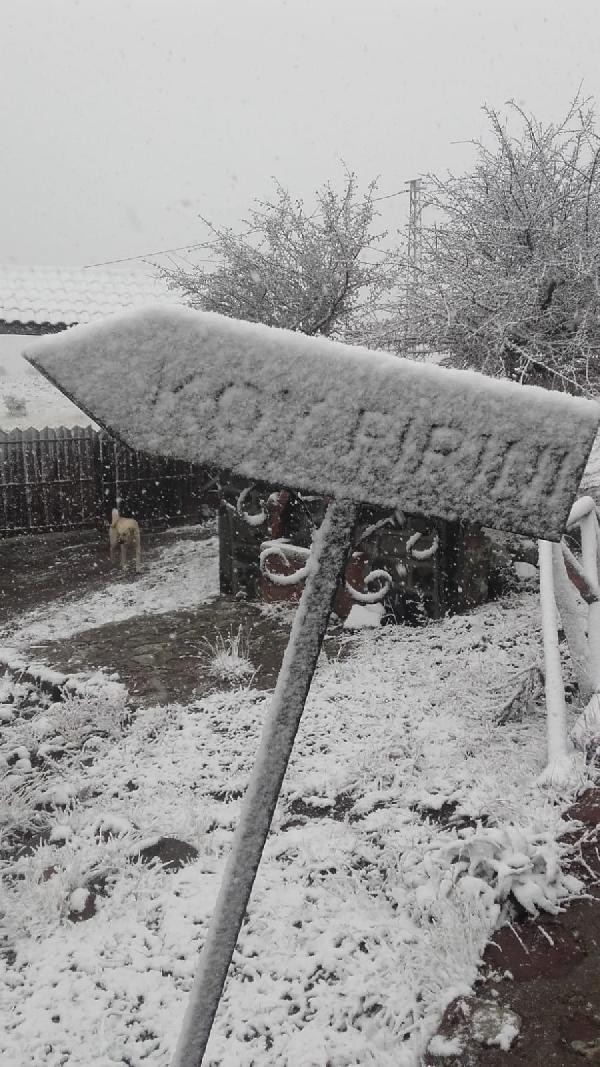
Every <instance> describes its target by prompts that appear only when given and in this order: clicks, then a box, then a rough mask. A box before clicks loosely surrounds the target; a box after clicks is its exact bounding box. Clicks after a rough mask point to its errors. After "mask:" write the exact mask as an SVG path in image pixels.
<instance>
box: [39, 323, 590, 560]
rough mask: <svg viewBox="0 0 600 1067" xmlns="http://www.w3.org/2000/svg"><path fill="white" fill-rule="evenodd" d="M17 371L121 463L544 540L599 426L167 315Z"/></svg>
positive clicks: (455, 374) (328, 347)
mask: <svg viewBox="0 0 600 1067" xmlns="http://www.w3.org/2000/svg"><path fill="white" fill-rule="evenodd" d="M25 356H26V358H27V359H28V360H29V361H30V362H31V363H33V364H34V366H36V367H37V368H38V369H39V370H40V371H42V373H43V374H45V375H46V377H47V378H49V379H50V381H52V382H53V383H54V384H55V385H57V386H58V388H59V389H61V390H62V391H63V392H64V393H65V394H66V395H67V396H68V397H69V398H70V399H71V400H73V401H74V402H75V403H76V404H77V405H78V407H81V408H82V409H83V410H84V411H86V412H87V413H88V414H89V415H90V417H91V418H92V419H94V421H96V422H98V423H100V424H102V425H104V426H105V427H106V428H107V429H108V430H109V431H110V432H111V433H114V434H116V435H117V436H118V437H120V438H121V439H122V440H123V441H125V443H126V444H128V445H130V446H132V447H134V448H137V449H140V450H143V451H147V452H150V453H154V454H159V455H168V456H173V457H177V458H180V459H186V460H190V461H192V462H202V463H205V464H212V465H215V466H217V467H219V468H221V469H222V470H230V471H233V472H235V473H237V474H239V475H242V476H244V477H248V478H251V479H260V480H262V481H265V482H270V483H273V484H277V485H281V486H286V485H287V486H290V487H293V488H296V489H306V490H311V491H313V492H316V493H322V494H324V495H331V496H335V497H338V498H345V499H350V500H354V501H358V502H361V503H370V504H378V505H382V506H384V507H385V506H389V507H399V508H401V509H402V510H404V511H408V512H413V513H421V514H426V515H429V516H432V517H434V516H435V517H439V518H444V519H455V518H464V519H470V520H473V521H479V522H482V523H484V524H485V525H487V526H495V527H497V528H498V529H507V530H513V531H515V532H522V533H527V534H530V535H534V536H538V537H544V538H547V539H554V540H558V539H559V538H560V536H561V534H562V531H563V528H564V524H565V521H566V518H567V515H568V513H569V508H570V506H571V504H572V502H573V497H574V495H575V491H576V489H577V486H578V484H579V481H580V479H581V475H582V472H583V468H584V466H585V462H586V459H587V456H588V454H589V451H590V449H591V446H592V441H593V439H594V436H595V432H596V428H597V425H598V422H599V419H600V407H599V406H598V405H596V404H595V403H593V402H592V401H588V400H584V399H580V398H573V397H569V396H565V395H564V394H560V393H550V392H548V391H546V390H542V389H537V388H533V387H525V386H520V385H517V384H516V383H510V382H499V381H494V380H492V379H490V378H486V377H484V376H483V375H479V374H475V373H473V372H468V371H454V370H445V369H442V368H440V367H433V366H428V365H423V364H420V363H414V362H411V361H409V360H404V359H399V358H397V357H394V356H391V355H388V354H385V353H378V352H372V351H369V350H367V349H361V348H355V347H351V346H348V345H342V344H339V343H337V342H334V341H329V340H327V339H324V338H313V337H305V336H304V335H302V334H298V333H292V332H289V331H286V330H277V329H273V328H270V327H266V326H260V325H256V324H250V323H242V322H236V321H234V320H231V319H227V318H224V317H222V316H219V315H214V314H210V313H204V312H197V311H190V310H187V309H179V308H178V309H175V308H174V309H168V308H148V309H145V310H141V311H134V312H127V313H124V314H122V315H116V316H110V317H107V318H106V319H103V320H102V321H101V322H99V323H94V324H93V325H89V326H78V327H75V328H74V329H72V330H69V331H67V332H66V333H61V334H58V335H53V336H50V337H46V338H43V339H41V340H39V341H36V342H35V343H34V344H32V345H31V346H30V347H29V348H28V349H27V350H26V352H25Z"/></svg>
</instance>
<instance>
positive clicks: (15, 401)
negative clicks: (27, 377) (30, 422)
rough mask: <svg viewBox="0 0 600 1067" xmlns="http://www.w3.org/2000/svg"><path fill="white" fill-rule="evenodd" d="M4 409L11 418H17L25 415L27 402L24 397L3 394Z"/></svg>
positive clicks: (14, 394)
mask: <svg viewBox="0 0 600 1067" xmlns="http://www.w3.org/2000/svg"><path fill="white" fill-rule="evenodd" d="M4 407H5V408H6V412H7V414H8V415H10V416H11V417H12V418H18V416H19V415H26V414H27V401H26V400H25V397H24V396H18V395H17V394H16V393H5V394H4Z"/></svg>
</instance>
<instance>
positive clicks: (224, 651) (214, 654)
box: [200, 625, 256, 682]
mask: <svg viewBox="0 0 600 1067" xmlns="http://www.w3.org/2000/svg"><path fill="white" fill-rule="evenodd" d="M200 655H201V659H202V661H203V665H204V668H205V670H206V671H207V672H208V674H210V675H212V677H213V678H218V679H219V680H220V681H223V682H247V681H250V679H251V678H252V677H253V676H254V675H255V674H256V669H255V667H254V666H253V665H252V662H251V660H250V656H249V643H248V637H247V635H246V634H244V631H243V627H242V626H241V625H240V626H239V627H238V629H237V633H235V634H234V633H233V632H232V631H230V632H229V633H228V634H227V635H226V636H225V637H223V635H222V634H217V636H216V638H215V640H214V641H210V640H209V639H208V638H204V640H203V642H202V652H201V654H200Z"/></svg>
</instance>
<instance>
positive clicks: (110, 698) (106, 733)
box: [48, 688, 129, 746]
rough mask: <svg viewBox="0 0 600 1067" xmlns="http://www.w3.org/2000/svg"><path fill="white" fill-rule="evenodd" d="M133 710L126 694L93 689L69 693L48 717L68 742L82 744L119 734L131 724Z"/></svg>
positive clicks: (54, 705) (55, 705)
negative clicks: (96, 737)
mask: <svg viewBox="0 0 600 1067" xmlns="http://www.w3.org/2000/svg"><path fill="white" fill-rule="evenodd" d="M128 716H129V711H128V708H127V704H126V701H125V693H124V691H123V692H121V691H120V690H117V691H116V692H115V691H113V689H112V688H110V689H100V688H98V689H97V688H93V689H90V690H78V691H77V692H75V693H66V694H65V696H64V697H63V699H62V700H61V701H59V702H57V703H56V704H53V705H52V706H51V708H50V709H49V711H48V719H49V721H50V723H51V724H52V726H53V727H54V729H55V730H56V733H57V734H59V735H60V736H61V737H62V738H64V740H65V742H66V744H68V745H75V746H80V745H82V744H83V743H84V742H85V741H87V740H88V739H89V738H90V737H93V736H98V735H101V736H102V737H119V736H120V735H121V734H122V732H123V729H124V727H125V725H126V723H127V720H128Z"/></svg>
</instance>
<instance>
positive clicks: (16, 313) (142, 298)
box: [0, 266, 182, 326]
mask: <svg viewBox="0 0 600 1067" xmlns="http://www.w3.org/2000/svg"><path fill="white" fill-rule="evenodd" d="M157 303H167V304H171V305H172V304H181V303H182V299H181V297H179V296H178V295H177V294H176V293H174V292H172V291H170V290H169V289H167V286H166V284H165V283H164V282H162V281H161V279H160V278H157V277H156V276H155V275H153V274H152V273H151V272H150V271H149V270H139V271H131V270H130V271H125V270H109V269H108V268H102V267H88V268H84V267H76V268H71V267H14V266H0V321H3V322H23V323H26V322H35V323H45V322H47V323H50V324H52V325H58V324H60V323H64V324H65V325H67V326H70V325H73V323H79V322H92V321H93V320H94V319H99V318H102V316H103V315H110V314H113V313H114V312H118V311H129V310H131V309H133V308H139V307H144V306H145V305H146V304H157Z"/></svg>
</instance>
